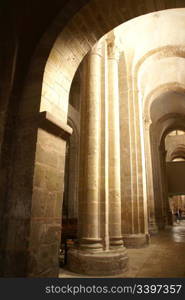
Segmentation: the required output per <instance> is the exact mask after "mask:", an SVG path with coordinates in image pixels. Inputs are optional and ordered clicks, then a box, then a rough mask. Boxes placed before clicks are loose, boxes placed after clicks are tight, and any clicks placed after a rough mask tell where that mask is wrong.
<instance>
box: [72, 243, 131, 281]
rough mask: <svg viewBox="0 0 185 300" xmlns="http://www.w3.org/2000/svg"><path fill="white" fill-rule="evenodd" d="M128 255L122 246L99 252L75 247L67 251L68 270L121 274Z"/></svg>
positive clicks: (104, 274) (89, 273)
mask: <svg viewBox="0 0 185 300" xmlns="http://www.w3.org/2000/svg"><path fill="white" fill-rule="evenodd" d="M127 266H128V256H127V253H126V249H125V248H124V247H122V248H120V249H116V250H107V251H105V250H102V251H99V252H90V251H82V250H79V249H76V248H71V249H69V251H68V253H67V267H68V269H69V270H70V271H72V272H75V273H79V274H84V275H95V276H111V275H118V274H123V273H124V272H125V271H126V270H127Z"/></svg>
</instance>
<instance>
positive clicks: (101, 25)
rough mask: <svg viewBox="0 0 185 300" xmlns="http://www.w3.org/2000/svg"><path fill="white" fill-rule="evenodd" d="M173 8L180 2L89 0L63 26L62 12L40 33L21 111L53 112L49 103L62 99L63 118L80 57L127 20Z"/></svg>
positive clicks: (55, 102) (54, 104)
mask: <svg viewBox="0 0 185 300" xmlns="http://www.w3.org/2000/svg"><path fill="white" fill-rule="evenodd" d="M146 2H147V3H146ZM175 7H181V5H176V2H175V1H174V3H172V2H170V3H166V2H165V1H160V3H159V2H156V1H155V2H154V1H150V3H148V1H145V2H142V5H141V3H138V1H136V0H132V1H128V2H123V1H120V0H116V1H115V0H109V1H106V0H102V1H97V0H92V1H90V2H89V3H88V4H87V5H85V6H84V7H82V8H81V9H80V10H79V12H78V13H77V14H76V15H75V16H74V17H73V18H72V20H70V21H69V22H68V24H67V26H65V28H64V26H63V17H64V15H63V14H64V13H63V12H61V13H60V14H59V15H58V17H57V19H56V20H55V22H54V23H53V25H52V26H51V28H50V29H49V30H48V32H47V33H46V34H45V35H44V36H43V38H42V40H41V42H40V44H39V46H38V48H37V51H36V52H35V55H34V57H33V59H32V62H31V67H30V72H29V74H28V78H27V83H26V85H25V89H24V93H23V103H22V107H21V111H24V112H34V111H35V110H36V111H38V110H40V111H43V110H46V109H47V110H48V111H50V112H55V113H56V111H57V109H56V108H54V107H51V106H52V105H53V106H57V108H58V107H60V106H61V103H60V101H61V99H62V106H63V107H61V111H60V114H62V115H63V117H64V118H66V110H67V102H68V92H69V89H70V84H71V81H72V78H73V76H74V73H75V71H76V69H77V67H78V65H79V63H80V61H81V60H82V58H83V57H84V56H85V54H86V53H87V52H88V51H89V50H90V49H91V47H92V46H93V45H94V44H95V43H96V42H97V41H98V39H99V38H100V37H101V36H103V35H104V34H105V33H107V32H108V31H110V30H111V29H113V28H115V27H116V26H118V25H120V24H121V23H123V22H125V21H127V20H129V19H132V18H134V17H137V16H139V15H142V14H147V13H151V12H153V11H158V10H162V9H170V8H175ZM95 11H96V14H95V13H94V12H95ZM107 20H109V22H107ZM79 41H80V42H79ZM51 49H52V50H51ZM60 49H62V51H61V50H60ZM49 52H50V53H49ZM51 74H55V76H52V75H51ZM43 75H44V77H43ZM56 76H57V79H56V78H55V77H56ZM42 80H43V84H42ZM30 85H31V86H30ZM51 86H52V87H51ZM30 89H31V91H30ZM41 89H42V91H41ZM30 92H31V94H32V97H31V96H30ZM51 96H52V99H53V100H54V99H55V100H54V101H53V103H52V105H51V102H50V100H49V98H50V97H51ZM40 100H41V107H40ZM59 103H60V104H59ZM58 104H59V106H58ZM31 106H32V107H31ZM21 111H20V113H21Z"/></svg>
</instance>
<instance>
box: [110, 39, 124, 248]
mask: <svg viewBox="0 0 185 300" xmlns="http://www.w3.org/2000/svg"><path fill="white" fill-rule="evenodd" d="M107 49H108V111H109V113H108V119H109V126H108V131H109V143H108V147H109V226H110V227H109V233H110V246H111V247H121V246H123V238H122V232H121V180H120V122H119V86H118V60H119V52H118V48H117V45H116V42H115V39H114V37H112V36H110V39H108V40H107Z"/></svg>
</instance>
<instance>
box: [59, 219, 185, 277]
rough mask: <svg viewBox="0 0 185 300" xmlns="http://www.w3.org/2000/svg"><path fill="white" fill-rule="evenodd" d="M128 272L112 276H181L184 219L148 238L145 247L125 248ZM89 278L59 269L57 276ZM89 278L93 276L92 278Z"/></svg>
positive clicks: (184, 259)
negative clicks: (149, 241)
mask: <svg viewBox="0 0 185 300" xmlns="http://www.w3.org/2000/svg"><path fill="white" fill-rule="evenodd" d="M127 252H128V256H129V269H128V271H127V272H126V273H124V274H123V275H119V276H115V277H117V278H118V277H119V278H120V277H121V278H122V277H127V278H128V277H132V278H141V277H146V278H150V277H154V278H162V277H163V278H167V277H185V220H181V221H180V223H178V224H175V225H174V226H173V227H170V228H167V229H166V230H164V231H161V232H160V233H159V234H157V235H156V236H152V237H151V243H150V245H149V246H148V247H146V248H142V249H127ZM59 277H63V278H67V277H68V278H69V277H81V278H85V277H90V276H85V275H80V274H75V273H72V272H69V271H67V270H66V269H61V272H60V276H59ZM92 277H93V276H92Z"/></svg>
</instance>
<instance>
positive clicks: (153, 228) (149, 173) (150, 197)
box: [144, 121, 158, 234]
mask: <svg viewBox="0 0 185 300" xmlns="http://www.w3.org/2000/svg"><path fill="white" fill-rule="evenodd" d="M144 125H145V139H144V140H145V158H146V177H147V178H146V186H147V202H148V216H149V220H148V221H149V233H150V234H156V233H157V232H158V228H157V224H156V212H155V200H154V185H153V167H152V157H151V143H152V135H151V136H150V127H151V122H150V121H147V122H145V124H144Z"/></svg>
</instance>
